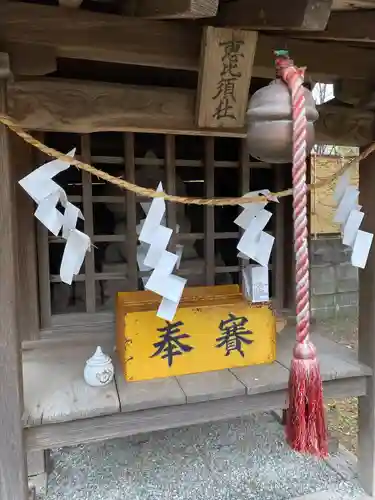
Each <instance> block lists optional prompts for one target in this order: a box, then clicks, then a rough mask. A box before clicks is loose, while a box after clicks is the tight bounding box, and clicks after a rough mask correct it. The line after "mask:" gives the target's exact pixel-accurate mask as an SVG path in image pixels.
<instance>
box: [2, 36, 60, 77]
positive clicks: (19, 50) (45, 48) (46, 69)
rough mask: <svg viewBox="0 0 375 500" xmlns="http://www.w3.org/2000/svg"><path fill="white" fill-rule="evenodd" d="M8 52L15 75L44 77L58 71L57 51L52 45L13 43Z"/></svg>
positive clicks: (9, 45)
mask: <svg viewBox="0 0 375 500" xmlns="http://www.w3.org/2000/svg"><path fill="white" fill-rule="evenodd" d="M7 51H8V54H9V58H10V68H11V70H12V73H13V75H20V76H42V75H48V74H49V73H53V72H54V71H56V70H57V58H56V51H55V49H54V47H51V46H50V45H41V44H35V45H30V44H28V43H11V44H8V47H7Z"/></svg>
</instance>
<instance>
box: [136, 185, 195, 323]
mask: <svg viewBox="0 0 375 500" xmlns="http://www.w3.org/2000/svg"><path fill="white" fill-rule="evenodd" d="M157 190H158V191H163V186H162V184H161V183H160V184H159V185H158V189H157ZM142 208H143V210H144V212H145V213H146V219H145V220H144V221H142V222H141V224H139V225H138V227H137V232H138V234H139V240H140V242H141V245H140V246H139V247H138V249H137V262H138V267H139V269H140V270H143V269H144V270H148V269H150V268H151V269H153V271H152V273H151V276H150V277H145V278H142V280H143V284H144V286H145V289H146V290H150V291H152V292H154V293H157V294H158V295H161V296H162V297H163V299H162V301H161V303H160V306H159V308H158V311H157V316H159V317H160V318H163V319H165V320H167V321H172V320H173V317H174V316H175V314H176V311H177V308H178V304H179V302H180V299H181V296H182V293H183V291H184V288H185V285H186V282H187V280H186V279H184V278H181V277H179V276H175V275H174V274H172V273H173V270H174V269H176V268H178V267H179V265H180V262H181V257H182V251H183V246H182V245H176V253H172V252H168V251H167V247H168V243H169V241H170V238H171V236H172V234H173V230H172V229H170V228H167V227H165V226H164V225H163V222H164V221H165V208H166V207H165V202H164V199H162V198H154V199H153V201H152V202H151V204H148V203H145V204H144V205H142ZM178 230H179V227H177V231H178ZM146 252H147V253H146Z"/></svg>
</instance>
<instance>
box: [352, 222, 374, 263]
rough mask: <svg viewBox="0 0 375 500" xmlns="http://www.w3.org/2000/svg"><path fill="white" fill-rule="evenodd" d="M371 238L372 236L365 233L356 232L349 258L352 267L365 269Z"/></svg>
mask: <svg viewBox="0 0 375 500" xmlns="http://www.w3.org/2000/svg"><path fill="white" fill-rule="evenodd" d="M373 238H374V235H373V234H372V233H368V232H367V231H361V230H359V231H358V232H357V236H356V239H355V242H354V246H353V253H352V257H351V263H352V265H353V266H354V267H359V268H361V269H364V268H365V266H366V263H367V259H368V256H369V253H370V248H371V244H372V240H373Z"/></svg>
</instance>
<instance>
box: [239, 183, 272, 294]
mask: <svg viewBox="0 0 375 500" xmlns="http://www.w3.org/2000/svg"><path fill="white" fill-rule="evenodd" d="M255 196H266V197H267V198H268V200H269V201H276V202H278V199H277V198H276V197H275V196H272V195H271V193H270V191H269V190H268V189H264V190H262V191H252V192H249V193H246V194H245V195H244V198H251V197H255ZM267 204H268V201H260V202H259V203H243V204H241V205H240V206H241V207H243V208H244V210H243V211H242V212H241V214H240V215H239V216H238V217H237V218H236V220H235V221H234V223H235V224H236V225H237V226H239V227H240V228H241V229H243V230H244V232H243V234H242V236H241V238H240V240H239V242H238V245H237V250H239V254H238V257H239V258H240V259H243V260H245V261H246V260H250V259H251V260H254V261H255V262H257V263H258V264H259V265H258V266H256V265H252V264H248V265H247V266H246V267H245V268H244V269H243V272H242V277H243V288H244V290H243V292H244V294H245V296H246V297H247V298H248V299H250V300H252V301H253V302H263V301H267V300H269V284H268V263H269V260H270V256H271V251H272V247H273V244H274V241H275V238H274V237H273V236H272V235H270V234H268V233H266V232H265V231H263V229H264V228H265V227H266V225H267V224H268V222H269V220H270V219H271V217H272V213H271V212H269V211H268V210H265V207H266V205H267Z"/></svg>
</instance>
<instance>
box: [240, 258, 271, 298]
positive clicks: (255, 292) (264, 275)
mask: <svg viewBox="0 0 375 500" xmlns="http://www.w3.org/2000/svg"><path fill="white" fill-rule="evenodd" d="M243 279H244V280H245V282H246V291H247V293H248V295H247V296H246V297H247V298H248V299H249V300H251V301H252V302H267V301H268V300H269V283H268V269H267V268H266V267H263V266H254V265H248V266H246V267H245V269H244V270H243Z"/></svg>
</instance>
